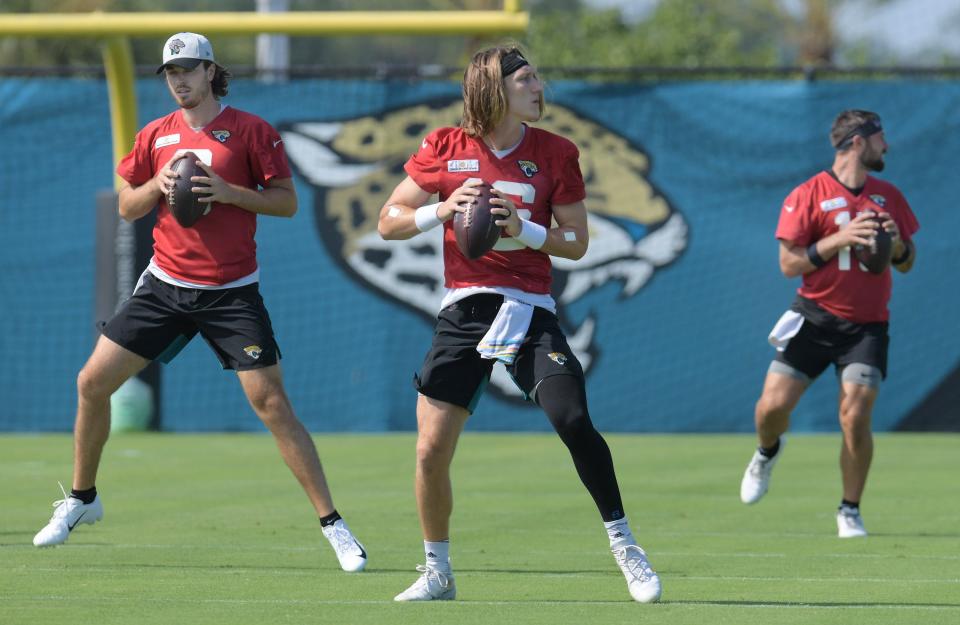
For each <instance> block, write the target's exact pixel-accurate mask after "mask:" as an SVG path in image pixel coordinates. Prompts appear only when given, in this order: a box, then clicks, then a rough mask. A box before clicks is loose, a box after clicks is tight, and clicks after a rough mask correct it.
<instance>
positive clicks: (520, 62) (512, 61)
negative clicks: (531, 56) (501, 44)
mask: <svg viewBox="0 0 960 625" xmlns="http://www.w3.org/2000/svg"><path fill="white" fill-rule="evenodd" d="M524 65H530V63H528V62H527V59H525V58H523V55H521V54H520V53H519V52H517V51H516V50H511V51H510V52H507V53H506V54H504V55H503V57H501V59H500V74H501V75H502V76H503V77H504V78H506V77H507V76H509V75H510V74H512V73H514V72H515V71H517V70H518V69H520V68H521V67H523V66H524Z"/></svg>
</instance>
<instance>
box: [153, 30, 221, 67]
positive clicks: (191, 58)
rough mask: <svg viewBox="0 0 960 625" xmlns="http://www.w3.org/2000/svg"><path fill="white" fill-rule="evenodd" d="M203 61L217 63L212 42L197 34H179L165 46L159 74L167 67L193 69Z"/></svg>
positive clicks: (168, 40) (171, 38)
mask: <svg viewBox="0 0 960 625" xmlns="http://www.w3.org/2000/svg"><path fill="white" fill-rule="evenodd" d="M203 61H210V62H211V63H216V61H214V60H213V46H211V45H210V40H209V39H207V38H206V37H204V36H203V35H198V34H197V33H177V34H176V35H173V36H172V37H170V38H169V39H167V43H165V44H163V64H161V65H160V67H158V68H157V73H158V74H159V73H160V72H162V71H163V68H164V67H166V66H167V65H178V66H180V67H183V68H185V69H193V68H195V67H196V66H197V65H200V63H201V62H203Z"/></svg>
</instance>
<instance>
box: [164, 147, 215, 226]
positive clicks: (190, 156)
mask: <svg viewBox="0 0 960 625" xmlns="http://www.w3.org/2000/svg"><path fill="white" fill-rule="evenodd" d="M198 160H200V159H199V158H198V157H197V155H196V154H194V153H193V152H187V153H186V154H184V155H183V157H182V158H179V159H177V160H175V161H174V162H173V164H172V165H171V166H170V169H172V170H173V171H174V172H175V173H176V174H177V178H176V179H174V181H173V186H172V187H171V188H170V192H169V193H167V207H168V208H169V209H170V212H171V213H173V216H174V218H176V220H177V223H179V224H180V225H181V226H183V227H184V228H190V227H191V226H193V224H195V223H197V220H198V219H200V218H201V217H203V216H204V215H206V214H207V213H209V212H210V204H209V203H208V202H201V201H200V198H202V197H205V196H203V195H200V194H199V193H194V192H193V191H191V189H192V188H193V187H205V186H207V185H204V184H201V183H199V182H191V181H190V178H191V177H193V176H206V175H207V172H205V171H204V170H203V169H202V168H201V167H200V166H199V165H197V161H198Z"/></svg>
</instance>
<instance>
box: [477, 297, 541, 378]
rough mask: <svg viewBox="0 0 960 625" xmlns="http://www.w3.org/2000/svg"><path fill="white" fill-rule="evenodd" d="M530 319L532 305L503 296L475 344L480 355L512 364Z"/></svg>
mask: <svg viewBox="0 0 960 625" xmlns="http://www.w3.org/2000/svg"><path fill="white" fill-rule="evenodd" d="M531 319H533V306H531V305H530V304H525V303H523V302H521V301H520V300H518V299H514V298H512V297H504V298H503V304H501V305H500V310H499V312H497V316H496V317H495V318H494V320H493V323H492V324H491V325H490V329H489V330H487V333H486V334H484V335H483V338H482V339H480V343H479V344H478V345H477V351H478V352H480V356H481V357H482V358H488V359H493V358H496V359H497V360H499V361H500V362H502V363H504V364H506V365H512V364H513V361H514V360H515V359H516V357H517V352H518V351H520V345H522V344H523V339H524V338H526V336H527V330H529V329H530V320H531Z"/></svg>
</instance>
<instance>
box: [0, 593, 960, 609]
mask: <svg viewBox="0 0 960 625" xmlns="http://www.w3.org/2000/svg"><path fill="white" fill-rule="evenodd" d="M0 598H3V599H14V598H15V599H29V600H33V601H70V602H78V601H84V602H96V603H99V604H103V603H108V602H109V603H114V604H126V603H129V602H130V601H137V602H147V603H173V604H177V605H183V604H187V603H193V604H230V605H238V604H239V605H397V603H396V602H395V601H393V600H390V599H380V600H370V599H358V600H356V601H349V600H344V599H241V598H229V599H187V598H185V597H176V598H170V599H164V598H156V597H153V598H151V597H136V598H130V599H121V598H118V597H97V596H92V595H77V596H65V595H32V596H29V597H13V596H9V597H8V596H5V595H0ZM445 603H446V605H447V606H450V609H456V607H455V606H458V605H460V606H481V605H506V606H509V605H535V606H544V607H546V606H555V607H561V606H569V605H576V604H580V605H629V604H631V603H632V602H631V601H630V600H629V599H623V600H620V601H602V600H597V601H591V600H581V601H566V600H565V601H545V600H541V599H534V600H529V601H525V600H517V601H483V600H479V601H463V600H457V601H449V602H445ZM664 604H666V605H670V606H672V607H677V608H681V607H689V608H692V607H696V608H702V607H703V606H710V607H715V608H733V609H740V608H773V609H776V610H785V609H791V608H793V609H800V610H932V611H942V610H960V605H958V606H943V605H923V604H904V605H892V604H881V605H875V604H869V603H862V604H856V605H819V604H817V603H777V602H770V603H764V602H759V601H757V602H744V603H715V602H711V601H678V602H672V601H665V602H664Z"/></svg>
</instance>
